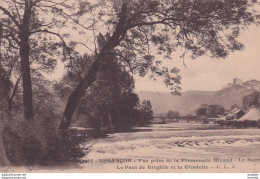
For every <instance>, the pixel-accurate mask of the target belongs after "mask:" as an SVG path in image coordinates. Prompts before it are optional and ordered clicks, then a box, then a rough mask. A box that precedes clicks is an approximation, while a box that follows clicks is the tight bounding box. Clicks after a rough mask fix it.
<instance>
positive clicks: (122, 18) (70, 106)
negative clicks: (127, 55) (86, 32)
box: [60, 1, 129, 129]
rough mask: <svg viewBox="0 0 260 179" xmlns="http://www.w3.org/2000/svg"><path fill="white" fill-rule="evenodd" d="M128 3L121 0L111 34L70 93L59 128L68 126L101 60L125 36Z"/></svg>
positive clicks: (105, 57) (94, 77)
mask: <svg viewBox="0 0 260 179" xmlns="http://www.w3.org/2000/svg"><path fill="white" fill-rule="evenodd" d="M128 3H129V2H128V1H123V3H122V6H121V12H120V13H119V21H118V23H117V26H116V28H115V31H114V33H113V35H112V36H111V38H109V39H106V40H107V41H106V42H104V44H99V46H100V48H101V50H100V53H99V55H97V57H96V58H97V59H96V61H95V62H94V63H93V64H92V66H91V67H90V70H89V72H88V74H87V75H86V76H85V77H84V78H83V79H82V80H81V81H80V82H79V84H78V86H77V87H76V88H75V90H74V91H73V92H72V94H71V95H70V97H69V100H68V102H67V105H66V108H65V111H64V114H63V119H62V121H61V123H60V129H68V128H69V126H70V123H71V118H72V115H73V113H74V112H75V110H76V107H77V105H78V103H79V101H80V99H81V97H82V96H83V95H84V93H85V91H86V90H87V89H88V88H89V87H90V85H91V84H92V83H93V82H94V81H95V80H96V74H97V72H98V69H99V67H100V65H101V62H102V61H104V60H105V59H108V58H109V54H111V53H110V52H111V51H112V50H113V49H114V48H115V47H116V46H118V45H119V43H120V41H121V40H122V39H123V38H124V37H125V35H126V32H127V28H126V25H127V21H126V19H127V17H126V13H127V5H128ZM103 38H104V37H103ZM100 40H102V39H100Z"/></svg>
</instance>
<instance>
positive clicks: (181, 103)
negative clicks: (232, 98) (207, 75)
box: [137, 91, 216, 115]
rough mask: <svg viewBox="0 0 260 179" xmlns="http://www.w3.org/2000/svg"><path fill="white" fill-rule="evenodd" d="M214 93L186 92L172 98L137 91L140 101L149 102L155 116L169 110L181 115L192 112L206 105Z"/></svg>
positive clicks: (169, 95)
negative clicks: (201, 105) (146, 100)
mask: <svg viewBox="0 0 260 179" xmlns="http://www.w3.org/2000/svg"><path fill="white" fill-rule="evenodd" d="M215 93H216V92H211V91H188V92H184V93H183V94H182V96H172V95H171V94H170V93H165V92H150V91H137V94H138V95H139V97H140V99H141V100H143V99H148V100H150V101H151V103H152V106H153V110H154V113H155V114H165V113H167V112H168V111H169V110H176V111H179V112H180V114H181V115H186V114H187V113H190V112H194V111H195V110H196V109H197V108H198V107H199V106H200V104H207V103H208V102H209V99H211V98H212V97H213V96H214V95H215Z"/></svg>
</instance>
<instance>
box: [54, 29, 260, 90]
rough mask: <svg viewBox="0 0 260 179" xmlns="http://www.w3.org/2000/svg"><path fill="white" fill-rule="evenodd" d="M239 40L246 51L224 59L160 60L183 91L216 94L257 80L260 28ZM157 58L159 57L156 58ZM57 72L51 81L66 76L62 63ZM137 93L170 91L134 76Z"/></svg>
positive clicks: (259, 67)
mask: <svg viewBox="0 0 260 179" xmlns="http://www.w3.org/2000/svg"><path fill="white" fill-rule="evenodd" d="M239 41H240V42H242V43H243V44H244V46H245V48H244V49H243V50H242V51H237V52H233V53H230V54H229V56H228V57H227V58H225V59H213V58H210V57H209V56H202V57H199V58H197V59H195V60H192V59H191V58H190V57H189V56H188V55H186V56H185V59H184V62H185V66H184V65H183V59H182V58H180V57H179V56H180V52H176V53H178V54H177V55H174V53H173V55H172V58H173V59H174V60H168V59H161V60H162V61H163V62H164V63H165V64H166V65H167V67H169V68H171V67H177V68H179V69H180V70H181V71H180V76H181V77H182V80H181V83H182V84H181V85H180V87H181V88H182V92H185V91H191V90H200V91H218V90H220V89H222V87H223V86H225V85H227V84H228V83H230V82H232V81H233V78H239V79H241V80H243V81H248V80H251V79H256V80H259V81H260V74H259V71H260V27H256V26H251V27H249V29H247V30H245V31H241V34H240V36H239ZM157 58H158V59H160V58H162V57H157ZM56 69H58V70H56V71H55V73H54V74H52V75H51V76H52V77H50V79H54V80H57V79H61V77H62V76H63V74H64V73H65V69H64V66H63V64H62V62H60V61H58V64H57V68H56ZM134 78H135V82H136V85H135V87H136V91H154V92H170V90H169V89H167V88H166V87H165V85H164V84H163V80H162V79H157V80H156V81H153V80H150V79H148V78H147V77H144V78H143V77H139V76H138V75H135V76H134Z"/></svg>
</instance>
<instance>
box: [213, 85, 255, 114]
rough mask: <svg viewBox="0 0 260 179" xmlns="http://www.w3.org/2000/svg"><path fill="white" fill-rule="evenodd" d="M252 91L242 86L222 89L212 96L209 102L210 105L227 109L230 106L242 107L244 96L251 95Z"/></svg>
mask: <svg viewBox="0 0 260 179" xmlns="http://www.w3.org/2000/svg"><path fill="white" fill-rule="evenodd" d="M254 91H255V90H254V89H248V88H246V87H245V86H242V85H233V86H231V87H229V88H225V89H222V90H220V91H218V92H216V94H215V95H214V97H213V98H212V99H211V101H209V103H210V104H219V105H222V106H223V107H224V108H226V109H229V108H230V107H231V106H232V105H235V104H236V105H238V106H242V99H243V97H244V96H246V95H248V94H251V93H253V92H254Z"/></svg>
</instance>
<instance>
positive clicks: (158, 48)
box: [60, 0, 258, 129]
mask: <svg viewBox="0 0 260 179" xmlns="http://www.w3.org/2000/svg"><path fill="white" fill-rule="evenodd" d="M256 3H257V2H256V1H254V0H252V1H250V0H214V1H212V0H164V1H159V0H106V1H96V2H95V3H94V4H96V5H97V6H96V8H93V9H92V10H91V13H90V14H89V16H92V17H93V19H95V22H96V23H95V27H99V28H97V30H95V31H94V30H93V34H94V35H93V36H94V37H93V44H96V41H99V39H102V41H103V42H104V43H103V45H102V46H101V47H100V48H94V49H93V50H92V51H93V53H94V55H95V61H94V62H93V64H92V66H91V67H90V69H89V70H88V72H87V73H86V75H85V76H84V77H83V78H82V79H81V81H80V82H79V83H78V85H77V87H76V88H75V90H74V91H73V93H72V94H71V95H70V97H69V100H68V103H67V106H66V109H65V111H64V118H63V120H62V123H61V125H60V128H62V129H67V128H68V127H69V125H70V121H71V117H72V115H73V113H74V111H75V109H76V106H77V104H78V103H79V101H80V99H81V97H82V96H83V95H84V93H85V91H86V90H87V89H88V88H89V87H90V86H91V85H92V83H93V82H94V81H95V79H96V74H97V72H98V70H99V68H100V66H101V65H102V64H103V63H105V62H106V60H109V59H110V57H111V56H113V55H114V54H115V55H117V56H118V57H119V58H120V59H121V61H122V62H124V63H125V65H128V67H129V70H130V71H132V72H133V73H139V74H140V75H141V76H145V75H149V76H150V77H151V78H155V77H156V76H160V77H163V78H164V82H165V84H166V86H168V87H169V88H170V89H171V90H172V92H173V93H174V94H180V93H179V91H180V87H179V84H180V76H179V75H178V72H179V70H178V69H176V68H173V69H168V68H167V67H164V66H163V63H162V60H156V56H158V55H159V56H160V58H171V54H172V52H174V51H177V50H178V49H179V48H183V49H185V52H184V54H183V56H184V55H185V53H188V54H190V55H191V57H192V58H196V57H198V56H201V55H209V56H211V57H213V58H225V57H227V56H228V54H229V53H230V52H233V51H236V50H241V49H242V48H243V45H242V44H241V43H239V42H238V41H237V40H236V39H237V37H238V36H239V32H240V30H241V29H244V28H246V27H248V26H249V25H250V24H252V23H257V22H258V19H257V18H258V15H257V14H256V12H255V11H254V4H256ZM82 9H84V8H83V7H82ZM86 17H87V16H86ZM100 27H103V28H100ZM98 29H101V30H98ZM97 34H99V35H97ZM85 45H86V44H85ZM86 46H87V45H86ZM88 48H89V46H88Z"/></svg>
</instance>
